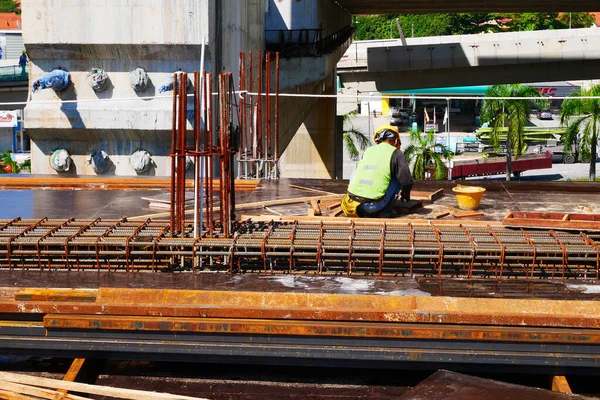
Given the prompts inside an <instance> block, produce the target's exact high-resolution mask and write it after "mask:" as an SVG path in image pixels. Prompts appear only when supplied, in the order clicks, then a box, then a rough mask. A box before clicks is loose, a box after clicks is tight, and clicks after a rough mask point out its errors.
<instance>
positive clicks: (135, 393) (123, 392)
mask: <svg viewBox="0 0 600 400" xmlns="http://www.w3.org/2000/svg"><path fill="white" fill-rule="evenodd" d="M0 381H7V382H13V383H21V384H25V385H32V386H38V387H44V388H50V389H64V390H68V391H73V392H80V393H87V394H95V395H100V396H109V397H115V398H118V399H127V400H207V399H200V398H198V397H189V396H180V395H176V394H170V393H157V392H148V391H143V390H132V389H121V388H112V387H107V386H97V385H89V384H86V383H78V382H67V381H61V380H57V379H49V378H42V377H39V376H29V375H21V374H15V373H11V372H4V371H0Z"/></svg>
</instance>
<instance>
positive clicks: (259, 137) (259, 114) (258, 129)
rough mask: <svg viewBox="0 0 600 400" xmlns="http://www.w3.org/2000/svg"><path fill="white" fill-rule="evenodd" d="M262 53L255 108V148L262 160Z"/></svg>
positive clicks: (259, 63) (259, 60)
mask: <svg viewBox="0 0 600 400" xmlns="http://www.w3.org/2000/svg"><path fill="white" fill-rule="evenodd" d="M262 69H263V53H262V51H259V52H258V78H257V93H258V96H257V100H256V102H257V106H256V121H257V122H256V148H257V153H258V158H262V155H263V130H262V124H263V115H262V103H263V98H262V90H263V73H262ZM256 172H257V176H260V175H259V174H260V171H258V170H257V171H256Z"/></svg>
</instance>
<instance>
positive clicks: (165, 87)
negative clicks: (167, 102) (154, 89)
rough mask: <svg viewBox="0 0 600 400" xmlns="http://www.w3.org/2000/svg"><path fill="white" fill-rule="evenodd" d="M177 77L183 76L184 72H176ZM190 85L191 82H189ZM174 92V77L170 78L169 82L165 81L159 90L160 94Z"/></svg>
mask: <svg viewBox="0 0 600 400" xmlns="http://www.w3.org/2000/svg"><path fill="white" fill-rule="evenodd" d="M175 73H176V74H177V75H180V74H183V72H182V71H177V72H175ZM188 84H189V82H188ZM171 90H173V75H171V76H169V80H167V81H164V82H163V84H162V85H160V87H159V88H158V93H164V92H170V91H171Z"/></svg>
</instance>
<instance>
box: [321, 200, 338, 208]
mask: <svg viewBox="0 0 600 400" xmlns="http://www.w3.org/2000/svg"><path fill="white" fill-rule="evenodd" d="M340 204H342V201H341V200H327V201H326V200H321V206H322V207H324V208H326V209H327V210H333V209H334V208H337V207H339V206H340Z"/></svg>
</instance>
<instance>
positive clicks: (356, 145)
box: [343, 111, 369, 161]
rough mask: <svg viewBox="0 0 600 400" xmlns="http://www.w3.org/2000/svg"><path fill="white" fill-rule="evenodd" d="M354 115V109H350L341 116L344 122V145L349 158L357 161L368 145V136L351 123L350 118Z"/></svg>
mask: <svg viewBox="0 0 600 400" xmlns="http://www.w3.org/2000/svg"><path fill="white" fill-rule="evenodd" d="M354 117H356V111H350V112H349V113H347V114H344V116H343V124H344V146H345V147H346V151H347V152H348V155H349V156H350V158H351V159H352V160H354V161H357V160H358V159H359V158H360V153H361V152H363V151H365V149H366V148H367V147H369V137H368V136H367V135H365V134H364V133H363V132H362V131H361V130H360V129H357V128H355V127H354V125H353V124H352V118H354Z"/></svg>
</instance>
